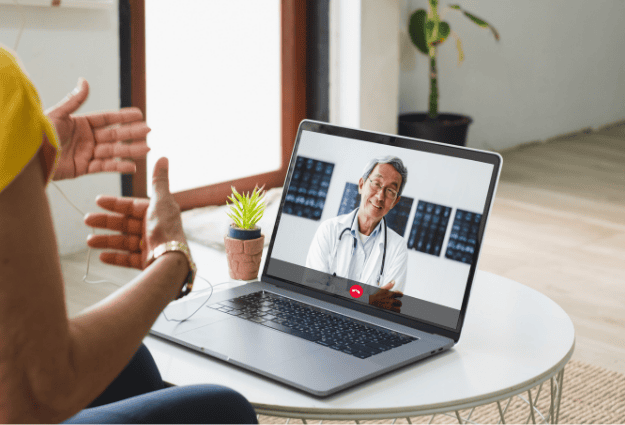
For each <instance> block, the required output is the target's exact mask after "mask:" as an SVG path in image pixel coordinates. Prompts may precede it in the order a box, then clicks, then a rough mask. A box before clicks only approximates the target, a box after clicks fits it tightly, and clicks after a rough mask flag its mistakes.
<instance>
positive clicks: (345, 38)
mask: <svg viewBox="0 0 625 425" xmlns="http://www.w3.org/2000/svg"><path fill="white" fill-rule="evenodd" d="M399 10H400V7H399V0H334V1H332V2H330V34H331V36H330V122H331V123H333V124H338V125H343V126H347V127H352V128H363V129H366V130H373V131H381V132H384V133H391V134H395V133H397V113H398V112H397V111H398V106H397V105H398V89H399Z"/></svg>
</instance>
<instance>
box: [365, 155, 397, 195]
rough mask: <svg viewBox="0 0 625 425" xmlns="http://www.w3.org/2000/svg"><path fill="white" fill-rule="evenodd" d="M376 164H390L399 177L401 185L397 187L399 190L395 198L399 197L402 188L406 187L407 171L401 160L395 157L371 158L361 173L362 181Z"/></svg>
mask: <svg viewBox="0 0 625 425" xmlns="http://www.w3.org/2000/svg"><path fill="white" fill-rule="evenodd" d="M378 164H391V165H392V166H393V167H394V168H395V170H397V172H398V173H399V174H400V175H401V185H400V186H399V190H398V191H397V196H401V193H402V192H403V191H404V186H406V180H408V169H407V168H406V166H405V165H404V163H403V162H402V160H401V159H399V158H397V157H396V156H390V155H389V156H378V157H376V158H373V159H372V160H371V161H369V162H368V163H367V165H366V166H365V169H364V170H363V172H362V179H363V180H367V177H369V175H370V174H371V172H372V171H373V169H374V168H375V166H376V165H378Z"/></svg>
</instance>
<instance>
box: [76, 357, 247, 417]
mask: <svg viewBox="0 0 625 425" xmlns="http://www.w3.org/2000/svg"><path fill="white" fill-rule="evenodd" d="M65 423H109V424H110V423H169V424H173V423H222V424H227V423H241V424H244V423H250V424H255V423H258V421H257V419H256V413H255V412H254V408H253V407H252V405H251V404H250V403H249V402H248V401H247V400H246V399H245V398H244V397H243V396H242V395H241V394H239V393H237V392H236V391H234V390H231V389H229V388H226V387H222V386H219V385H190V386H185V387H166V386H165V383H164V382H163V379H162V378H161V374H160V373H159V371H158V369H157V367H156V364H155V363H154V359H153V358H152V355H151V354H150V352H149V351H148V349H147V347H146V346H145V345H141V347H140V348H139V350H138V351H137V353H136V354H135V356H134V357H133V359H132V360H131V361H130V363H129V364H128V366H126V368H125V369H124V370H123V371H122V373H120V374H119V376H118V377H117V378H116V379H115V381H113V382H112V383H111V385H109V387H108V388H107V389H106V390H105V391H104V392H103V393H102V394H101V395H100V396H99V397H98V398H97V399H96V400H94V401H93V403H91V404H90V405H89V407H88V408H86V409H84V410H82V411H81V412H79V413H78V414H76V415H75V416H73V417H71V418H69V419H68V420H67V421H66V422H65Z"/></svg>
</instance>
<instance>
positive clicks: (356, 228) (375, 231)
mask: <svg viewBox="0 0 625 425" xmlns="http://www.w3.org/2000/svg"><path fill="white" fill-rule="evenodd" d="M358 210H359V208H356V209H355V210H354V217H353V218H352V228H351V230H350V232H349V233H350V234H351V235H352V236H353V237H354V238H356V239H359V238H358V232H359V231H360V227H359V224H358ZM383 221H384V218H382V220H380V221H379V222H378V224H377V225H376V226H375V229H373V232H371V234H370V235H369V238H370V239H373V238H375V237H376V236H377V235H378V233H380V232H381V228H382V222H383ZM361 233H362V232H361Z"/></svg>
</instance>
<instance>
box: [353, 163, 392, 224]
mask: <svg viewBox="0 0 625 425" xmlns="http://www.w3.org/2000/svg"><path fill="white" fill-rule="evenodd" d="M400 186H401V174H399V173H398V172H397V170H396V169H395V167H393V166H392V165H391V164H378V165H376V166H375V167H374V168H373V171H371V174H369V177H367V179H366V180H363V179H362V178H360V181H359V182H358V193H360V196H361V200H360V211H361V213H364V214H365V216H366V217H367V218H369V219H370V220H372V221H374V222H376V223H377V222H378V221H380V220H382V217H384V216H385V215H386V214H387V213H388V212H389V211H390V210H391V209H392V208H393V207H394V206H395V205H397V202H399V199H400V198H401V197H400V196H398V195H397V192H398V191H399V187H400Z"/></svg>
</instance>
